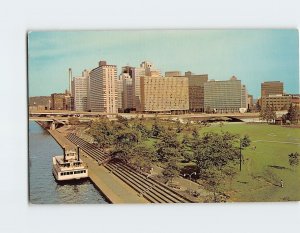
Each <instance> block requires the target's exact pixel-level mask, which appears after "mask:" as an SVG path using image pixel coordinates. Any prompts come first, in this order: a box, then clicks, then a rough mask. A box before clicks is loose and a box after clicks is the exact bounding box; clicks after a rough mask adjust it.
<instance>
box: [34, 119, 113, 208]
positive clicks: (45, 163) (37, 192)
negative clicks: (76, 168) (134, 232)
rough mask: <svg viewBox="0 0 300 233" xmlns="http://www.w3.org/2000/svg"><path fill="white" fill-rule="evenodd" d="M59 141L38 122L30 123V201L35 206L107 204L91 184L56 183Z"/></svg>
mask: <svg viewBox="0 0 300 233" xmlns="http://www.w3.org/2000/svg"><path fill="white" fill-rule="evenodd" d="M62 153H63V151H62V149H61V147H60V146H59V145H58V144H57V143H56V141H55V140H54V139H53V138H52V137H51V136H50V135H49V134H48V132H47V131H45V130H44V129H43V128H42V127H40V126H39V125H38V124H37V123H35V122H30V123H29V168H30V169H29V174H30V175H29V180H30V185H29V190H30V191H29V198H30V202H31V203H33V204H42V203H47V204H58V203H74V204H76V203H107V201H106V200H105V198H104V197H103V196H102V195H101V193H100V192H99V191H98V190H97V189H96V188H95V186H94V185H93V184H92V183H91V182H90V180H88V179H86V180H80V181H71V182H65V183H57V182H56V180H55V178H54V176H53V174H52V170H51V164H52V156H53V155H59V154H62Z"/></svg>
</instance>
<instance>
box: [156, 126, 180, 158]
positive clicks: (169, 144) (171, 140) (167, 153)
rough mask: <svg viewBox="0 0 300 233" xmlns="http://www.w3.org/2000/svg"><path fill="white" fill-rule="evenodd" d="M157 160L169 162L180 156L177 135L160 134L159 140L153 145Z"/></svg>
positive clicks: (167, 132) (172, 133)
mask: <svg viewBox="0 0 300 233" xmlns="http://www.w3.org/2000/svg"><path fill="white" fill-rule="evenodd" d="M155 148H156V154H157V158H158V159H159V160H160V161H164V162H166V161H169V159H170V158H176V157H179V156H180V155H181V145H180V143H179V141H178V140H177V135H176V133H175V132H173V131H165V132H163V133H162V134H161V136H160V140H159V141H158V142H156V144H155Z"/></svg>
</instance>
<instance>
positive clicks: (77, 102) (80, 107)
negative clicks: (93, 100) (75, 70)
mask: <svg viewBox="0 0 300 233" xmlns="http://www.w3.org/2000/svg"><path fill="white" fill-rule="evenodd" d="M88 93H89V72H88V71H87V70H84V71H83V72H82V76H81V77H75V78H74V79H73V80H72V94H73V98H74V110H75V111H87V110H88Z"/></svg>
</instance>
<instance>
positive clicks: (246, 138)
mask: <svg viewBox="0 0 300 233" xmlns="http://www.w3.org/2000/svg"><path fill="white" fill-rule="evenodd" d="M250 144H251V140H250V138H249V136H248V135H245V136H244V137H242V138H240V147H239V149H240V171H241V170H242V157H243V155H242V150H244V149H245V148H247V147H249V146H250Z"/></svg>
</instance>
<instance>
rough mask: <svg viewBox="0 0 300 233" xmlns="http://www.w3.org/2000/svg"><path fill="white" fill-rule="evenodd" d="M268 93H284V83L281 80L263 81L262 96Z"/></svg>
mask: <svg viewBox="0 0 300 233" xmlns="http://www.w3.org/2000/svg"><path fill="white" fill-rule="evenodd" d="M268 95H283V83H282V82H280V81H270V82H263V83H262V84H261V97H263V96H268Z"/></svg>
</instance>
